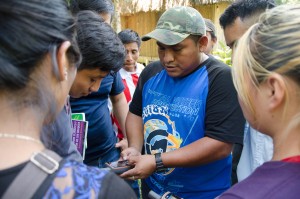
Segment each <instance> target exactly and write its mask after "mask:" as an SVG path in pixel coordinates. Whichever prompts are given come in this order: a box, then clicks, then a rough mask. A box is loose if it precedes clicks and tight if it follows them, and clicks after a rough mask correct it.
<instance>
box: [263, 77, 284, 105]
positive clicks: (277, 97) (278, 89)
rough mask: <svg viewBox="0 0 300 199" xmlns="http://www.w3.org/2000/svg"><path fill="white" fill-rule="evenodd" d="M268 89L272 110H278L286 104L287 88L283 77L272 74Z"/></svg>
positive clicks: (268, 81)
mask: <svg viewBox="0 0 300 199" xmlns="http://www.w3.org/2000/svg"><path fill="white" fill-rule="evenodd" d="M266 89H267V97H268V98H269V108H270V110H274V109H276V108H278V107H279V106H280V105H281V104H283V103H284V102H285V96H286V90H287V87H286V84H285V81H284V79H283V78H282V76H281V75H279V74H276V73H273V74H271V75H270V76H269V77H268V79H267V82H266Z"/></svg>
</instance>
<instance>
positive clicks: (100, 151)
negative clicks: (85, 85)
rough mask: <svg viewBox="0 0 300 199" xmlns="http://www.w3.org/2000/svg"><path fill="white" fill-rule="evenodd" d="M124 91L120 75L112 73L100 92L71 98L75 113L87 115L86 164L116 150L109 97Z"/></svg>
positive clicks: (105, 80) (102, 83) (103, 83)
mask: <svg viewBox="0 0 300 199" xmlns="http://www.w3.org/2000/svg"><path fill="white" fill-rule="evenodd" d="M123 90H124V85H123V82H122V79H121V76H120V74H119V73H111V74H109V75H108V76H107V77H105V78H104V79H103V81H102V82H101V86H100V88H99V90H98V91H97V92H95V93H92V94H90V95H88V96H86V97H81V98H77V99H75V98H71V100H70V102H71V108H72V112H73V113H82V112H83V113H85V116H86V120H87V121H88V122H89V124H88V134H87V144H88V147H87V149H86V152H85V160H84V162H85V163H86V164H89V162H95V161H96V160H98V159H99V158H101V157H102V156H103V155H105V154H106V153H108V152H109V151H110V150H111V149H113V148H115V144H116V142H117V139H116V135H115V133H114V131H113V128H112V122H111V118H110V113H109V110H108V97H109V95H112V96H113V95H118V94H120V93H122V92H123Z"/></svg>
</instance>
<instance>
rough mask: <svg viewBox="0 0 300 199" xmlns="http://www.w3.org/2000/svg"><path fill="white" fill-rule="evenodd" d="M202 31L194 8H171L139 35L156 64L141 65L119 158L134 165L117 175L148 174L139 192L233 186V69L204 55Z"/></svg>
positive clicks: (199, 193) (183, 192)
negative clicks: (150, 45) (152, 49)
mask: <svg viewBox="0 0 300 199" xmlns="http://www.w3.org/2000/svg"><path fill="white" fill-rule="evenodd" d="M205 34H206V29H205V23H204V20H203V18H202V16H201V15H200V13H199V12H198V11H197V10H195V9H193V8H191V7H175V8H171V9H169V10H167V11H166V12H165V13H164V14H163V15H162V16H161V17H160V19H159V21H158V23H157V26H156V29H155V30H154V31H152V32H151V33H149V34H147V35H146V36H144V37H142V40H143V41H146V40H149V39H151V38H153V39H155V40H157V45H158V54H159V58H160V62H154V63H152V64H151V65H150V66H147V67H146V68H145V70H144V72H143V73H142V74H141V76H140V79H139V83H138V86H137V90H136V91H135V94H134V97H133V101H132V103H131V104H130V112H129V114H128V116H127V121H126V127H127V129H126V130H127V138H128V142H129V148H128V149H126V150H124V151H123V152H122V157H123V158H124V159H128V161H129V163H130V164H132V165H135V167H134V168H133V169H131V170H129V171H127V172H125V173H123V174H122V175H121V177H123V178H127V179H137V178H141V179H145V180H144V183H143V186H142V190H143V197H146V195H147V194H148V192H149V191H150V190H153V191H154V192H156V193H158V194H160V195H163V193H165V192H168V191H170V192H172V193H174V194H176V195H178V196H180V197H182V198H215V197H216V196H218V195H219V194H221V193H222V192H224V191H225V190H226V189H228V188H229V187H230V174H231V151H232V144H233V143H235V142H239V143H242V139H243V125H244V122H245V120H244V118H243V115H242V112H241V109H240V107H239V105H238V101H237V96H236V92H235V89H234V86H233V83H232V79H231V70H230V68H229V67H227V66H226V65H225V64H223V63H221V62H219V61H217V60H216V59H214V58H213V57H210V56H208V55H206V54H205V53H204V50H205V48H206V46H207V41H208V40H207V37H206V36H205ZM148 67H149V68H148ZM148 69H149V70H148ZM151 69H152V70H151ZM143 74H144V75H143ZM143 146H144V147H143ZM142 149H143V150H144V153H145V155H141V151H142Z"/></svg>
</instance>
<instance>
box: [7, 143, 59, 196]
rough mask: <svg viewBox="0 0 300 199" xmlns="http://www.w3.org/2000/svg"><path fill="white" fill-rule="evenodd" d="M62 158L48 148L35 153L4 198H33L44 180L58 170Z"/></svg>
mask: <svg viewBox="0 0 300 199" xmlns="http://www.w3.org/2000/svg"><path fill="white" fill-rule="evenodd" d="M61 160H62V158H61V157H60V156H59V155H57V154H56V153H54V152H53V151H50V150H48V149H45V150H44V151H43V152H38V153H34V154H33V155H32V156H31V158H30V161H29V162H28V163H27V164H26V166H25V167H24V168H23V169H22V171H21V172H20V173H19V174H18V175H17V177H16V178H15V179H14V180H13V182H12V183H11V184H10V186H9V187H8V189H7V190H6V191H5V193H4V194H3V199H15V198H23V199H30V198H32V196H33V195H34V193H35V192H36V191H37V190H38V188H39V187H40V185H41V184H42V183H43V181H44V180H45V179H46V178H47V177H48V176H49V175H51V174H54V173H55V171H57V170H58V168H59V162H60V161H61Z"/></svg>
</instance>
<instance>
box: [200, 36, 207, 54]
mask: <svg viewBox="0 0 300 199" xmlns="http://www.w3.org/2000/svg"><path fill="white" fill-rule="evenodd" d="M198 44H199V51H200V52H204V50H205V49H206V48H207V44H208V38H207V36H205V35H204V36H202V37H201V38H200V39H199V40H198Z"/></svg>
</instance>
